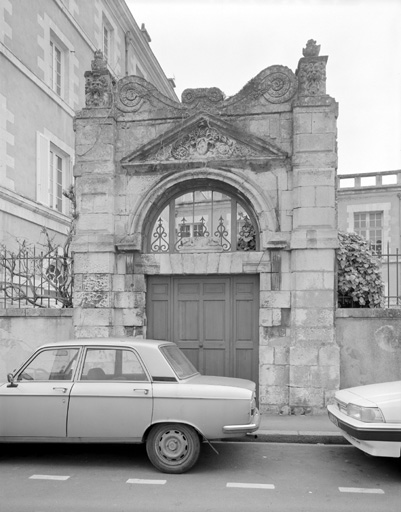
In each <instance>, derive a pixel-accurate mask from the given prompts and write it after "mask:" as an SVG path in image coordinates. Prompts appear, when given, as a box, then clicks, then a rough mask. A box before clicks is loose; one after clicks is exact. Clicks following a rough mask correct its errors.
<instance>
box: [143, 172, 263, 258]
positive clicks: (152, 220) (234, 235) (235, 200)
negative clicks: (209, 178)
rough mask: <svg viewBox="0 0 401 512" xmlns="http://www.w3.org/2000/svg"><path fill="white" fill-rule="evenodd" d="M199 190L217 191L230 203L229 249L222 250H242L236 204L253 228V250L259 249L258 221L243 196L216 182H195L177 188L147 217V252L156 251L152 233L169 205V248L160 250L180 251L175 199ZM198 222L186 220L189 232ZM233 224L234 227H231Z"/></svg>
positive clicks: (167, 251)
mask: <svg viewBox="0 0 401 512" xmlns="http://www.w3.org/2000/svg"><path fill="white" fill-rule="evenodd" d="M199 191H211V192H217V193H220V194H223V195H225V196H228V198H229V200H230V202H231V205H230V213H231V219H236V221H235V223H234V222H233V221H231V234H230V249H229V250H227V251H224V252H237V251H238V252H244V251H241V250H238V249H237V242H238V232H237V225H238V205H239V206H240V207H241V208H242V209H243V210H244V211H245V213H246V215H247V217H248V219H249V222H250V223H251V224H252V226H253V227H254V229H255V249H254V250H255V251H259V247H260V236H259V229H258V222H257V220H256V216H255V215H254V214H253V212H252V209H251V206H250V205H248V204H247V201H246V200H245V198H243V197H240V196H239V194H238V193H236V191H235V190H228V189H227V188H225V187H223V186H219V184H216V183H210V182H207V183H201V184H195V185H193V186H192V187H191V189H189V190H185V191H183V190H179V191H177V192H176V193H175V194H172V195H171V196H170V197H169V198H168V199H167V200H165V201H164V202H163V203H162V204H161V205H160V206H158V207H155V209H154V211H153V212H152V214H151V215H150V217H149V223H148V224H147V230H146V237H145V251H146V252H148V253H153V254H155V253H157V251H153V250H152V244H153V242H154V241H152V238H153V237H152V235H153V233H154V230H155V227H156V223H157V220H158V219H159V218H161V215H162V213H163V211H164V210H165V208H166V207H167V206H169V219H170V220H169V235H168V244H169V249H168V250H166V251H161V252H163V253H170V254H171V253H179V252H180V251H179V250H177V249H176V247H175V246H176V243H177V241H178V240H177V239H176V237H175V235H174V233H175V213H174V209H175V201H176V199H178V198H179V197H181V196H183V195H186V194H192V193H195V192H199ZM197 223H198V224H199V222H195V223H192V222H188V225H190V226H191V228H190V229H191V232H192V229H193V224H197ZM234 224H235V229H233V227H234ZM214 230H216V226H214V229H213V231H214Z"/></svg>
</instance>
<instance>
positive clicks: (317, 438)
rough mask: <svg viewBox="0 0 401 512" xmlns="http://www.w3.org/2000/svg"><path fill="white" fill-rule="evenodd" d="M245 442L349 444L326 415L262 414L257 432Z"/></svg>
mask: <svg viewBox="0 0 401 512" xmlns="http://www.w3.org/2000/svg"><path fill="white" fill-rule="evenodd" d="M246 440H247V441H251V442H252V441H253V442H258V441H259V442H270V443H310V444H317V443H321V444H349V443H348V441H347V440H346V439H345V438H344V437H343V436H342V435H341V433H340V431H339V429H337V428H336V427H335V426H334V425H333V423H331V421H330V420H329V418H328V416H327V414H322V415H319V416H302V415H300V416H277V415H271V414H262V416H261V422H260V427H259V430H257V431H256V432H255V433H254V434H252V435H249V436H247V437H246Z"/></svg>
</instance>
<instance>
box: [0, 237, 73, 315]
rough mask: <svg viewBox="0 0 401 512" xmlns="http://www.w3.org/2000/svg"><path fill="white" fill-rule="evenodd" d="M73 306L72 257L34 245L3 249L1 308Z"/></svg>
mask: <svg viewBox="0 0 401 512" xmlns="http://www.w3.org/2000/svg"><path fill="white" fill-rule="evenodd" d="M62 307H72V260H71V258H66V257H65V256H63V255H60V254H59V253H58V249H55V250H54V251H51V252H47V253H44V252H38V251H37V250H36V249H35V248H34V247H33V248H32V249H29V250H22V251H19V252H18V253H17V254H14V253H12V252H9V251H7V250H6V249H5V248H3V249H2V250H1V252H0V308H62Z"/></svg>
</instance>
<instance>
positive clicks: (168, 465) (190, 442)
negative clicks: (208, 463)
mask: <svg viewBox="0 0 401 512" xmlns="http://www.w3.org/2000/svg"><path fill="white" fill-rule="evenodd" d="M146 451H147V453H148V457H149V459H150V461H151V463H152V464H153V465H154V466H155V467H156V468H157V469H158V470H160V471H162V472H163V473H185V471H188V470H189V469H191V468H192V466H193V465H194V464H195V463H196V461H197V460H198V457H199V453H200V440H199V436H198V433H197V432H196V431H195V430H194V429H193V428H192V427H189V426H187V425H180V424H178V423H177V424H163V425H155V426H154V427H153V428H152V430H151V431H150V434H149V437H148V439H147V441H146Z"/></svg>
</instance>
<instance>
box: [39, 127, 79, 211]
mask: <svg viewBox="0 0 401 512" xmlns="http://www.w3.org/2000/svg"><path fill="white" fill-rule="evenodd" d="M57 142H59V141H57ZM66 150H69V151H68V152H67V151H66ZM71 155H72V150H71V149H69V148H65V149H64V150H62V149H61V148H60V147H59V146H57V145H56V144H55V143H54V142H53V141H52V140H51V139H50V137H46V136H45V135H43V134H41V133H38V134H37V194H36V199H37V201H38V202H40V203H42V204H44V205H46V206H48V207H49V208H52V209H53V210H57V211H58V212H60V213H64V214H66V215H68V214H69V213H70V202H69V200H68V199H67V198H66V197H64V195H63V190H67V189H68V188H69V186H70V185H71V184H72V156H71Z"/></svg>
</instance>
